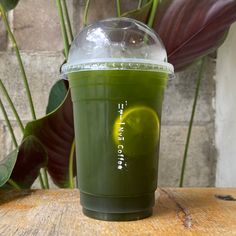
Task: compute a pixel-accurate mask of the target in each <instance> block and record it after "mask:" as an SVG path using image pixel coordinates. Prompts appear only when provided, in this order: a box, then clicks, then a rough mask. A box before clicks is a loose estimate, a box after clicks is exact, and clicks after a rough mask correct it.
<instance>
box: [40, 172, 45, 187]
mask: <svg viewBox="0 0 236 236" xmlns="http://www.w3.org/2000/svg"><path fill="white" fill-rule="evenodd" d="M39 182H40V185H41V188H42V189H45V188H46V187H45V184H44V182H43V176H42V174H41V173H40V171H39Z"/></svg>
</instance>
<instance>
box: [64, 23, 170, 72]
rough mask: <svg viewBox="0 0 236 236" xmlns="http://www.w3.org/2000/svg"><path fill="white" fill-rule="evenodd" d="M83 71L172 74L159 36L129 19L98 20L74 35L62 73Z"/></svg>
mask: <svg viewBox="0 0 236 236" xmlns="http://www.w3.org/2000/svg"><path fill="white" fill-rule="evenodd" d="M85 70H86V71H88V70H142V71H159V72H165V73H167V74H170V75H173V73H174V68H173V66H172V65H171V64H169V63H167V54H166V50H165V48H164V46H163V43H162V41H161V39H160V38H159V36H158V35H157V34H156V33H155V32H154V31H153V30H152V29H150V28H149V27H147V26H146V25H145V24H143V23H141V22H139V21H136V20H133V19H129V18H111V19H107V20H102V21H98V22H97V23H95V24H93V25H90V26H88V27H86V28H84V29H83V30H82V31H81V33H80V34H79V35H77V37H76V38H75V39H74V41H73V43H72V45H71V48H70V52H69V57H68V62H67V63H66V64H65V65H63V67H62V73H63V74H68V73H71V72H77V71H85Z"/></svg>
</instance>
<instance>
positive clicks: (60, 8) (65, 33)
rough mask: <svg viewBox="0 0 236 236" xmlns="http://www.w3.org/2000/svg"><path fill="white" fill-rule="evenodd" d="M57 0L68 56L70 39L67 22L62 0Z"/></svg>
mask: <svg viewBox="0 0 236 236" xmlns="http://www.w3.org/2000/svg"><path fill="white" fill-rule="evenodd" d="M56 2H57V10H58V15H59V18H60V25H61V33H62V37H63V42H64V50H65V57H66V58H67V57H68V54H69V40H68V36H67V31H66V24H65V19H64V16H63V10H62V5H61V0H56Z"/></svg>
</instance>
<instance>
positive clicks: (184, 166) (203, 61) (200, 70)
mask: <svg viewBox="0 0 236 236" xmlns="http://www.w3.org/2000/svg"><path fill="white" fill-rule="evenodd" d="M205 62H206V57H205V58H203V59H202V61H201V65H200V69H199V74H198V79H197V85H196V90H195V96H194V101H193V107H192V114H191V118H190V122H189V127H188V134H187V139H186V144H185V150H184V157H183V163H182V170H181V177H180V183H179V187H183V182H184V174H185V168H186V162H187V157H188V148H189V143H190V137H191V133H192V126H193V121H194V115H195V110H196V105H197V100H198V95H199V88H200V84H201V81H202V77H203V72H204V65H205Z"/></svg>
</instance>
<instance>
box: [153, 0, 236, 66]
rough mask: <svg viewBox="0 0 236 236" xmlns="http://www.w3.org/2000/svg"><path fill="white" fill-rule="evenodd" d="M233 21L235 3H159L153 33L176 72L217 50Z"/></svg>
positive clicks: (222, 0)
mask: <svg viewBox="0 0 236 236" xmlns="http://www.w3.org/2000/svg"><path fill="white" fill-rule="evenodd" d="M235 20H236V1H235V0H207V1H197V0H188V1H186V0H162V1H160V3H159V7H158V10H157V13H156V18H155V24H154V29H155V30H156V31H157V33H158V34H159V35H160V37H161V39H162V40H163V42H164V45H165V47H166V49H167V53H168V58H169V59H168V60H169V62H170V63H172V64H173V65H174V66H175V69H176V71H177V70H181V69H183V68H185V67H186V66H187V65H189V64H191V63H192V62H194V61H195V60H196V59H198V58H200V57H203V56H205V55H207V54H209V53H210V52H213V51H214V50H216V49H217V48H218V47H219V46H220V45H221V44H222V43H223V42H224V40H225V37H226V34H227V32H228V29H229V27H230V25H231V24H232V23H233V22H234V21H235Z"/></svg>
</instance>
